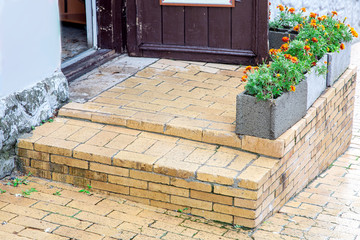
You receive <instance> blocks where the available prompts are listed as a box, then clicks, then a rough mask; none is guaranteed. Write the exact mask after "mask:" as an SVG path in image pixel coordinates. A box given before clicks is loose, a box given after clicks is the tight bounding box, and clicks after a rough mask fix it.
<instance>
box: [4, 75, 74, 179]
mask: <svg viewBox="0 0 360 240" xmlns="http://www.w3.org/2000/svg"><path fill="white" fill-rule="evenodd" d="M68 94H69V93H68V83H67V80H66V78H65V76H64V75H63V73H62V72H61V71H59V72H55V73H54V74H53V75H52V76H51V77H49V78H46V79H45V80H42V81H41V82H39V83H37V84H35V85H34V86H31V87H29V88H27V89H25V90H23V91H21V92H15V93H13V94H11V95H9V96H6V97H3V98H0V178H2V177H4V176H6V175H8V174H10V173H11V171H12V170H13V168H14V159H13V158H14V156H15V144H16V139H17V138H18V136H19V135H20V134H23V133H25V132H30V131H31V127H32V126H36V125H39V124H40V123H41V121H42V120H47V119H48V118H49V117H51V116H53V114H54V111H55V110H56V109H58V108H59V107H60V106H62V105H63V104H64V103H65V102H66V101H67V99H68V97H69V95H68Z"/></svg>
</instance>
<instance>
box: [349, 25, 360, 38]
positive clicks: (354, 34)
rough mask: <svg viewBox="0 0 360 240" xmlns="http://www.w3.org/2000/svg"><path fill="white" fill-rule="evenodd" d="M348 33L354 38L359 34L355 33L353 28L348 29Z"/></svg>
mask: <svg viewBox="0 0 360 240" xmlns="http://www.w3.org/2000/svg"><path fill="white" fill-rule="evenodd" d="M350 31H351V34H352V35H353V36H354V37H358V36H359V34H358V33H357V32H356V31H355V29H354V28H353V27H350Z"/></svg>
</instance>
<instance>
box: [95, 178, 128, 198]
mask: <svg viewBox="0 0 360 240" xmlns="http://www.w3.org/2000/svg"><path fill="white" fill-rule="evenodd" d="M91 186H92V187H93V188H94V189H99V190H105V191H109V192H114V193H121V194H127V195H129V194H130V190H129V187H128V186H121V185H117V184H112V183H105V182H100V181H95V180H91Z"/></svg>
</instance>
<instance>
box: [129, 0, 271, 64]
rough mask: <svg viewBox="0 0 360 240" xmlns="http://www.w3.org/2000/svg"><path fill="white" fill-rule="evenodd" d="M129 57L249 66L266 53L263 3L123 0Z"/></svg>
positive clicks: (247, 0)
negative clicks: (199, 4) (214, 4)
mask: <svg viewBox="0 0 360 240" xmlns="http://www.w3.org/2000/svg"><path fill="white" fill-rule="evenodd" d="M127 50H128V52H129V55H130V56H144V57H162V58H173V59H183V60H193V61H207V62H222V63H236V64H254V63H258V62H261V61H262V59H263V58H266V57H267V53H268V1H267V0H240V1H236V4H235V7H234V8H219V7H181V6H160V4H159V0H127Z"/></svg>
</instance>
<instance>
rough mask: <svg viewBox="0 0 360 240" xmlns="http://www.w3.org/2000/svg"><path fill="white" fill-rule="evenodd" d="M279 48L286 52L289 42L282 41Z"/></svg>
mask: <svg viewBox="0 0 360 240" xmlns="http://www.w3.org/2000/svg"><path fill="white" fill-rule="evenodd" d="M280 48H281V50H283V51H284V52H286V51H287V50H288V49H289V44H287V43H284V44H283V45H281V47H280Z"/></svg>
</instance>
